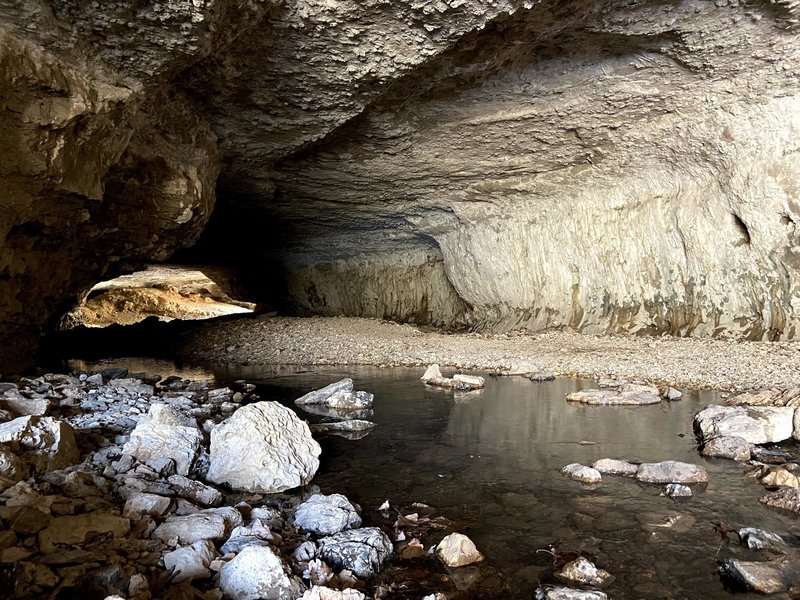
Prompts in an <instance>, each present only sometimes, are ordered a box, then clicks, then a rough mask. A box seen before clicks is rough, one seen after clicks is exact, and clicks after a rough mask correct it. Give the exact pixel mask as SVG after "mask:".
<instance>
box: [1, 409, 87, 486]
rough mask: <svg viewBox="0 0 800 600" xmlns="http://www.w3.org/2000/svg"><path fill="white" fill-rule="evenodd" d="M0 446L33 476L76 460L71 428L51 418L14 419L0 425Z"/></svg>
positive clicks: (60, 467)
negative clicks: (30, 471) (26, 464)
mask: <svg viewBox="0 0 800 600" xmlns="http://www.w3.org/2000/svg"><path fill="white" fill-rule="evenodd" d="M0 444H4V445H5V446H6V447H7V448H9V449H11V450H12V451H13V452H15V453H16V454H17V456H18V457H20V458H22V459H23V460H24V461H25V462H27V463H28V464H30V465H31V466H32V467H33V469H34V470H35V471H36V472H37V473H44V472H46V471H54V470H56V469H63V468H64V467H67V466H70V465H73V464H75V463H77V462H78V461H79V460H80V452H79V451H78V446H77V444H76V443H75V435H74V433H73V431H72V427H70V426H69V425H68V424H67V423H65V422H64V421H60V420H58V419H54V418H52V417H38V416H28V417H18V418H16V419H14V420H13V421H9V422H7V423H2V424H0Z"/></svg>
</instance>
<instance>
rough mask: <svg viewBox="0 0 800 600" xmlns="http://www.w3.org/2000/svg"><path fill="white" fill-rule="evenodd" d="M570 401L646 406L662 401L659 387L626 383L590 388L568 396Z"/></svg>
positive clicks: (596, 404) (599, 404) (597, 404)
mask: <svg viewBox="0 0 800 600" xmlns="http://www.w3.org/2000/svg"><path fill="white" fill-rule="evenodd" d="M566 398H567V401H568V402H578V403H580V404H590V405H595V406H646V405H648V404H658V403H660V402H661V394H660V393H659V391H658V388H656V387H654V386H651V385H639V384H635V383H625V384H622V385H619V386H617V387H615V388H611V389H589V390H581V391H579V392H573V393H571V394H567V396H566Z"/></svg>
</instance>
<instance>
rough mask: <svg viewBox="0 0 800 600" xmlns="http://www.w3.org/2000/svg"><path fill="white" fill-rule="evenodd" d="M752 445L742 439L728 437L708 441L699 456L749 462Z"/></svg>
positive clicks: (734, 436)
mask: <svg viewBox="0 0 800 600" xmlns="http://www.w3.org/2000/svg"><path fill="white" fill-rule="evenodd" d="M752 447H753V445H752V444H751V443H750V442H748V441H747V440H746V439H744V438H743V437H739V436H737V435H728V436H722V437H715V438H711V439H710V440H708V441H707V442H706V443H705V445H704V446H703V450H702V452H701V454H702V455H703V456H710V457H716V458H729V459H732V460H736V461H739V462H744V461H748V460H750V452H751V449H752Z"/></svg>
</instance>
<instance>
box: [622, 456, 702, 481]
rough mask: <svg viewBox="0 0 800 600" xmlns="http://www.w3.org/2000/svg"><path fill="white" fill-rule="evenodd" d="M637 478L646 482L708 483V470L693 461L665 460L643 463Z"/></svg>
mask: <svg viewBox="0 0 800 600" xmlns="http://www.w3.org/2000/svg"><path fill="white" fill-rule="evenodd" d="M636 479H637V480H639V481H642V482H644V483H706V482H708V473H707V472H706V470H705V469H704V468H703V467H701V466H699V465H693V464H691V463H685V462H679V461H676V460H665V461H662V462H658V463H642V464H641V465H639V470H638V471H637V472H636Z"/></svg>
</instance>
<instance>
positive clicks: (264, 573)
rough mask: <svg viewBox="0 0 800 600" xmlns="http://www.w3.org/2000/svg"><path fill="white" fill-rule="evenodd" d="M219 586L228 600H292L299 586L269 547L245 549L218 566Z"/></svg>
mask: <svg viewBox="0 0 800 600" xmlns="http://www.w3.org/2000/svg"><path fill="white" fill-rule="evenodd" d="M219 587H220V589H221V590H222V593H223V594H224V596H225V598H229V599H230V600H255V599H258V598H269V599H270V600H296V599H297V598H299V597H300V596H302V595H303V593H304V592H305V590H306V587H305V586H304V585H303V583H302V582H301V581H300V580H299V579H297V578H296V577H294V576H293V575H292V574H291V571H290V570H289V568H288V567H287V566H286V565H285V564H284V563H283V561H281V559H280V558H279V557H278V556H277V555H276V554H275V553H274V552H273V551H272V550H271V549H270V548H269V546H247V547H246V548H244V549H243V550H242V551H241V552H239V554H237V555H236V556H235V557H234V558H233V560H231V561H230V562H228V563H226V564H225V566H223V567H222V570H221V571H220V574H219Z"/></svg>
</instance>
